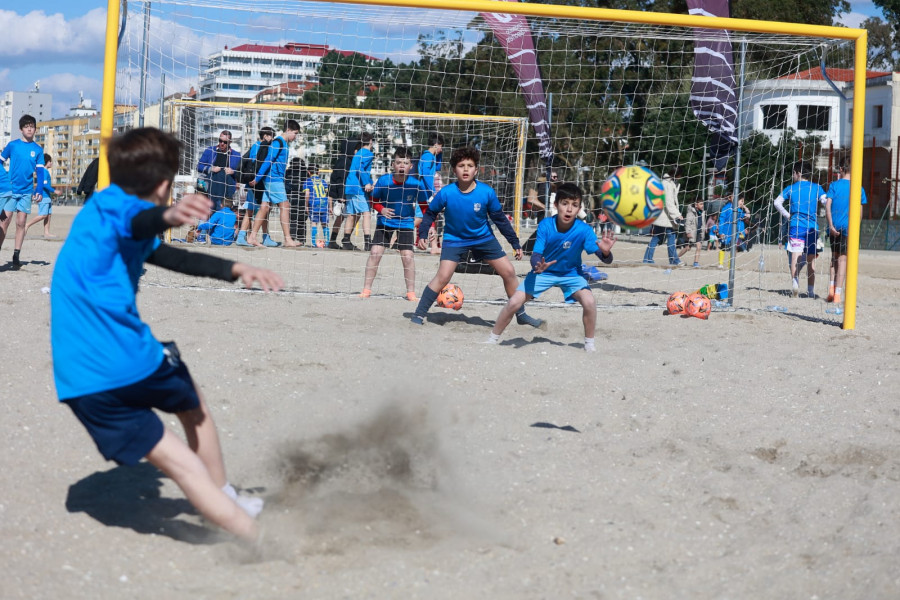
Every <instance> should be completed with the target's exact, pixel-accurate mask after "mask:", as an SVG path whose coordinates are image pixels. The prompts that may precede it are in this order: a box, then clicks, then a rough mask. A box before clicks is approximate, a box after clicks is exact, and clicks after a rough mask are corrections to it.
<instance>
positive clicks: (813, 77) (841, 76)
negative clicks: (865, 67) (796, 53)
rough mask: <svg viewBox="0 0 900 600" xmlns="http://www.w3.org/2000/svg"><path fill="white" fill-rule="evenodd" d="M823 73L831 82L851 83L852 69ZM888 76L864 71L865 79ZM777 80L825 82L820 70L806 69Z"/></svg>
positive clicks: (886, 73)
mask: <svg viewBox="0 0 900 600" xmlns="http://www.w3.org/2000/svg"><path fill="white" fill-rule="evenodd" d="M825 72H826V73H828V78H829V79H830V80H832V81H853V72H854V71H853V69H825ZM890 74H891V72H890V71H866V79H873V78H875V77H884V76H885V75H890ZM778 79H803V80H806V81H825V78H824V77H822V69H807V70H806V71H801V72H800V73H794V74H792V75H785V76H784V77H779V78H778Z"/></svg>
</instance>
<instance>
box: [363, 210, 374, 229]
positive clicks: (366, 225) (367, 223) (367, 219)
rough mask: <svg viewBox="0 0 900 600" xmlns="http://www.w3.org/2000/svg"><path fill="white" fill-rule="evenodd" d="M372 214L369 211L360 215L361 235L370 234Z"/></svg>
mask: <svg viewBox="0 0 900 600" xmlns="http://www.w3.org/2000/svg"><path fill="white" fill-rule="evenodd" d="M371 227H372V213H371V212H370V211H368V210H367V211H366V212H364V213H363V214H362V230H363V235H370V234H371V233H372V230H371Z"/></svg>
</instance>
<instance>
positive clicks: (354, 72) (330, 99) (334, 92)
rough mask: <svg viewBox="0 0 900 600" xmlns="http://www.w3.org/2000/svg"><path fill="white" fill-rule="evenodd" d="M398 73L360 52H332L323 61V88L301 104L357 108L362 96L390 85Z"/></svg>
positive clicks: (310, 93)
mask: <svg viewBox="0 0 900 600" xmlns="http://www.w3.org/2000/svg"><path fill="white" fill-rule="evenodd" d="M394 71H395V67H394V65H393V63H392V62H391V61H390V60H384V61H380V60H374V59H371V58H369V57H366V56H364V55H362V54H359V53H357V52H354V53H349V54H344V53H341V52H336V51H334V50H331V51H329V52H328V53H327V54H326V55H325V56H323V57H322V62H321V66H320V67H319V73H318V76H319V85H317V86H315V87H313V88H312V89H310V90H308V91H307V92H306V93H304V94H303V98H302V99H301V101H300V104H302V105H305V106H328V107H337V108H355V107H356V106H357V97H358V96H360V95H361V94H363V95H364V94H366V93H370V92H371V91H372V89H374V88H376V87H377V86H379V85H384V84H385V83H386V82H390V81H391V80H392V79H393V77H394Z"/></svg>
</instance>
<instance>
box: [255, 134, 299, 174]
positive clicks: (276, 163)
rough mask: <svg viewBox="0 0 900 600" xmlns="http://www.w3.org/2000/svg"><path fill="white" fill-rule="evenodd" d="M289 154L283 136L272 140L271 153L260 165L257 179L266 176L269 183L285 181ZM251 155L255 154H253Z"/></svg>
mask: <svg viewBox="0 0 900 600" xmlns="http://www.w3.org/2000/svg"><path fill="white" fill-rule="evenodd" d="M289 154H290V152H289V151H288V147H287V142H286V141H284V138H283V137H281V136H280V135H279V136H278V137H276V138H275V139H274V140H272V143H271V144H270V145H269V153H268V154H266V161H265V162H264V163H263V164H262V165H261V166H260V167H259V171H258V172H257V174H256V177H257V179H260V178H261V177H263V176H265V177H266V178H267V183H269V182H275V183H278V182H281V183H284V172H285V171H287V165H288V159H289V158H290V156H288V155H289ZM251 156H255V155H254V154H251Z"/></svg>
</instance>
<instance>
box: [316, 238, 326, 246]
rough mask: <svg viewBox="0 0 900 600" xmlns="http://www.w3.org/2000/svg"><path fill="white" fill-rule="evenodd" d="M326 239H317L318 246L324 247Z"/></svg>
mask: <svg viewBox="0 0 900 600" xmlns="http://www.w3.org/2000/svg"><path fill="white" fill-rule="evenodd" d="M324 247H325V240H316V248H324Z"/></svg>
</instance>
